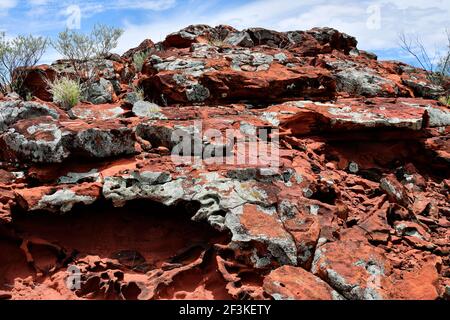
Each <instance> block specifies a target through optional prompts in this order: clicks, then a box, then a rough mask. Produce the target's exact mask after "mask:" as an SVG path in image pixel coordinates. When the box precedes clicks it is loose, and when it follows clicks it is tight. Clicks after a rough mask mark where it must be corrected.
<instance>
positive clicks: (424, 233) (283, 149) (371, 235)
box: [0, 25, 450, 300]
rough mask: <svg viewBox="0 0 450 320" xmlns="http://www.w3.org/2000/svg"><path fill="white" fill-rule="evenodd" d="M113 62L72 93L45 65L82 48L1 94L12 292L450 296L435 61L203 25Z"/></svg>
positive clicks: (1, 294)
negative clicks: (70, 102)
mask: <svg viewBox="0 0 450 320" xmlns="http://www.w3.org/2000/svg"><path fill="white" fill-rule="evenodd" d="M140 52H145V53H146V54H147V55H148V58H147V59H146V61H145V63H144V66H143V68H142V71H139V72H138V71H137V70H136V67H135V66H134V64H133V56H134V55H135V54H137V53H140ZM98 67H99V69H100V70H101V72H100V74H99V75H100V76H99V78H98V79H96V82H95V84H94V86H93V89H92V90H91V91H90V94H89V95H88V97H87V100H88V101H84V102H82V103H80V104H78V105H77V106H75V107H74V108H72V109H71V110H63V109H62V108H60V107H58V106H57V105H56V104H54V103H53V102H52V101H51V100H52V97H51V94H50V93H49V92H48V91H47V87H46V84H45V81H44V80H43V76H44V75H45V77H47V78H55V77H57V76H59V75H66V74H70V72H71V71H70V68H69V63H68V62H67V61H57V62H55V63H54V64H52V65H43V66H38V67H35V68H32V69H30V70H28V74H27V78H26V80H25V86H26V87H27V88H28V89H29V90H30V92H32V94H33V95H34V98H33V100H31V101H22V100H20V99H18V98H16V97H14V95H10V96H8V97H2V98H1V99H0V146H1V148H0V161H1V162H0V251H1V252H2V254H1V255H0V299H325V300H330V299H337V300H343V299H428V300H435V299H448V298H449V295H450V259H449V252H450V251H449V250H450V231H449V228H450V206H449V203H450V194H449V192H450V175H449V174H450V166H449V163H450V143H449V135H450V127H449V125H450V109H449V107H448V106H445V105H443V104H442V103H440V102H439V101H438V98H439V97H440V96H441V95H442V94H444V92H445V90H446V89H445V88H444V87H440V86H436V85H435V84H432V83H430V82H429V81H428V80H427V76H426V72H425V71H424V70H421V69H417V68H414V67H412V66H409V65H406V64H403V63H400V62H395V61H378V60H377V57H376V56H375V55H374V54H372V53H369V52H365V51H362V50H359V49H358V48H357V41H356V39H355V38H353V37H351V36H349V35H346V34H344V33H341V32H339V31H337V30H334V29H331V28H314V29H312V30H308V31H293V32H276V31H272V30H266V29H261V28H252V29H248V30H242V31H239V30H236V29H234V28H232V27H229V26H218V27H214V28H213V27H209V26H204V25H197V26H190V27H187V28H185V29H183V30H181V31H179V32H176V33H173V34H171V35H169V36H167V38H166V39H165V41H163V42H161V43H157V44H155V43H153V42H152V41H151V40H145V41H144V42H143V43H142V44H141V45H140V46H139V47H137V48H134V49H131V50H130V51H128V52H126V53H125V54H124V55H123V56H118V55H110V56H107V57H105V58H104V60H103V61H102V62H101V63H100V65H99V66H98ZM136 87H141V88H142V89H143V92H144V95H145V99H144V100H142V99H140V98H139V96H138V95H137V94H136V92H135V91H134V89H133V88H136ZM211 133H213V134H211ZM174 137H182V140H181V139H178V140H174ZM180 141H182V142H183V144H182V146H184V147H189V148H188V150H189V152H188V153H187V154H186V152H184V153H183V154H180V152H179V151H180V150H178V149H177V148H180ZM73 270H77V273H76V275H79V278H77V279H78V280H77V281H78V282H77V286H76V287H74V288H71V287H70V286H68V285H67V283H68V282H67V280H68V279H69V278H70V277H72V276H73ZM70 279H71V278H70Z"/></svg>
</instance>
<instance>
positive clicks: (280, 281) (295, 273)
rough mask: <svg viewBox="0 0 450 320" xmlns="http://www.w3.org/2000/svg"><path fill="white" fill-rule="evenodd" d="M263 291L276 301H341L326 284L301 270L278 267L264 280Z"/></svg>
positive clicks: (338, 295)
mask: <svg viewBox="0 0 450 320" xmlns="http://www.w3.org/2000/svg"><path fill="white" fill-rule="evenodd" d="M264 290H265V292H267V293H268V294H270V295H271V296H272V297H273V298H274V299H276V300H342V299H343V297H342V296H341V295H340V294H339V293H337V292H336V291H334V290H333V288H331V287H330V286H329V285H328V284H327V283H326V282H323V281H322V280H321V279H320V278H317V277H316V276H314V275H313V274H312V273H309V272H307V271H306V270H304V269H302V268H295V267H290V266H284V267H280V268H278V269H276V270H274V271H272V272H271V273H270V274H269V275H268V276H267V277H266V278H265V279H264Z"/></svg>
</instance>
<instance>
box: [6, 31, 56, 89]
mask: <svg viewBox="0 0 450 320" xmlns="http://www.w3.org/2000/svg"><path fill="white" fill-rule="evenodd" d="M48 43H49V42H48V39H47V38H43V37H35V36H32V35H29V36H17V37H15V38H13V39H10V40H8V39H6V35H5V34H4V33H0V92H2V93H3V94H6V93H8V92H16V93H18V94H19V95H21V96H22V97H25V96H26V92H24V91H23V81H24V79H25V77H26V74H27V68H29V67H33V66H35V65H36V64H37V63H38V62H39V60H40V59H41V58H42V55H43V54H44V52H45V50H46V49H47V47H48Z"/></svg>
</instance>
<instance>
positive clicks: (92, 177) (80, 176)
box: [57, 169, 101, 184]
mask: <svg viewBox="0 0 450 320" xmlns="http://www.w3.org/2000/svg"><path fill="white" fill-rule="evenodd" d="M100 181H101V176H100V174H99V173H98V171H97V169H92V170H90V171H89V172H81V173H78V172H69V173H68V174H67V175H66V176H63V177H60V178H59V179H58V181H57V182H58V184H77V183H83V182H100Z"/></svg>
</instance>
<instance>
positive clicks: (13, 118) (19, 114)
mask: <svg viewBox="0 0 450 320" xmlns="http://www.w3.org/2000/svg"><path fill="white" fill-rule="evenodd" d="M42 116H50V117H52V118H53V119H59V114H58V112H57V111H56V110H55V109H52V108H50V107H48V106H47V105H45V104H42V103H38V102H33V101H26V102H24V101H21V100H15V101H0V132H2V131H5V130H7V129H8V127H9V126H11V125H13V124H14V123H16V122H17V121H19V120H23V119H33V118H38V117H42Z"/></svg>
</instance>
